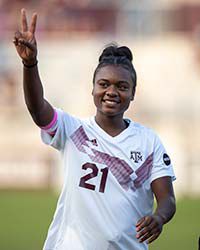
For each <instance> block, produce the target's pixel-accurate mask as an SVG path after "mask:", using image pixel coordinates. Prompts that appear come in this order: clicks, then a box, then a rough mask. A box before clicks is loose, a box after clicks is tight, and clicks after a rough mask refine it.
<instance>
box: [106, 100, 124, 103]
mask: <svg viewBox="0 0 200 250" xmlns="http://www.w3.org/2000/svg"><path fill="white" fill-rule="evenodd" d="M103 102H105V103H107V104H118V103H120V102H119V101H117V100H103Z"/></svg>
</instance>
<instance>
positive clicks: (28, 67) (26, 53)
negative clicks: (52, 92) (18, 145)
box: [13, 9, 54, 126]
mask: <svg viewBox="0 0 200 250" xmlns="http://www.w3.org/2000/svg"><path fill="white" fill-rule="evenodd" d="M36 23H37V14H36V13H34V14H33V16H32V20H31V24H30V27H28V22H27V18H26V12H25V9H22V10H21V31H17V32H16V33H15V36H14V39H13V43H14V44H15V48H16V50H17V52H18V55H19V56H20V57H21V59H22V63H23V66H24V69H23V89H24V98H25V102H26V106H27V108H28V110H29V112H30V114H31V116H32V118H33V120H34V122H35V123H36V124H37V125H38V126H46V125H48V124H49V123H50V122H51V121H52V119H53V115H54V110H53V108H52V106H51V105H50V104H49V103H48V102H47V100H45V99H44V92H43V87H42V83H41V80H40V76H39V72H38V67H37V43H36V39H35V30H36Z"/></svg>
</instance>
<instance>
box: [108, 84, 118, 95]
mask: <svg viewBox="0 0 200 250" xmlns="http://www.w3.org/2000/svg"><path fill="white" fill-rule="evenodd" d="M106 95H107V96H110V97H115V96H117V95H118V92H117V89H116V87H115V86H113V85H110V86H109V88H108V89H107V91H106Z"/></svg>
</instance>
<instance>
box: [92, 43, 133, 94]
mask: <svg viewBox="0 0 200 250" xmlns="http://www.w3.org/2000/svg"><path fill="white" fill-rule="evenodd" d="M132 60H133V55H132V52H131V50H130V49H129V48H128V47H126V46H120V47H119V46H118V45H116V44H111V45H107V46H106V48H105V49H104V50H103V52H102V53H101V55H100V57H99V64H98V65H97V67H96V69H95V71H94V76H93V83H94V81H95V77H96V74H97V72H98V70H99V69H100V68H101V67H104V66H107V65H120V66H122V67H123V68H125V69H127V70H128V71H129V72H130V74H131V78H132V80H133V89H134V90H135V87H136V84H137V75H136V71H135V69H134V67H133V64H132Z"/></svg>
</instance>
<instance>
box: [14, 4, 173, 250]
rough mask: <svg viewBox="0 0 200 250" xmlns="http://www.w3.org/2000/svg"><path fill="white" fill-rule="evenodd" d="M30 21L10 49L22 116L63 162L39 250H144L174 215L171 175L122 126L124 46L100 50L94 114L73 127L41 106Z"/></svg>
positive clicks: (138, 132)
mask: <svg viewBox="0 0 200 250" xmlns="http://www.w3.org/2000/svg"><path fill="white" fill-rule="evenodd" d="M36 19H37V14H36V13H35V14H33V16H32V21H31V24H30V28H29V27H28V24H27V18H26V13H25V10H24V9H22V11H21V31H18V32H16V34H15V36H14V40H13V42H14V44H15V47H16V50H17V52H18V54H19V56H20V57H21V59H22V63H23V86H24V96H25V101H26V105H27V108H28V110H29V112H30V114H31V116H32V118H33V120H34V122H35V123H36V124H37V125H38V126H39V127H40V128H41V136H42V140H43V141H44V142H45V143H46V144H48V145H51V146H52V147H54V148H56V149H58V150H60V152H61V153H62V157H63V165H64V184H63V188H62V192H61V195H60V197H59V200H58V204H57V208H56V212H55V215H54V218H53V221H52V223H51V225H50V228H49V231H48V235H47V239H46V241H45V244H44V249H45V250H66V249H70V250H136V249H137V250H146V249H148V243H150V242H152V241H154V240H155V239H156V238H158V236H159V235H160V233H161V232H162V228H163V225H164V224H165V223H167V222H168V221H169V220H170V219H171V218H172V217H173V215H174V213H175V196H174V191H173V185H172V181H173V180H174V179H175V175H174V172H173V168H172V165H171V161H170V158H169V156H168V155H167V153H166V150H165V148H164V146H163V145H162V143H161V141H160V139H159V138H158V136H157V135H156V134H155V133H154V132H153V131H152V130H151V129H149V128H146V127H145V126H142V125H140V124H138V123H136V122H134V121H132V120H130V119H127V118H124V112H125V111H126V110H127V109H128V107H129V105H130V103H131V101H133V100H134V95H135V89H136V72H135V69H134V67H133V64H132V53H131V51H130V49H129V48H128V47H126V46H122V47H118V46H115V45H111V46H108V47H106V48H105V49H104V50H103V52H102V54H101V56H100V57H99V63H98V65H97V68H96V70H95V72H94V76H93V91H92V95H93V99H94V104H95V106H96V114H95V115H94V116H93V117H91V118H88V119H78V118H76V117H73V116H71V115H70V114H68V113H66V112H64V111H62V110H61V109H57V108H54V107H52V105H51V104H50V103H49V102H48V101H47V100H45V99H44V95H43V87H42V83H41V80H40V76H39V73H38V66H37V64H38V61H37V45H36V39H35V35H34V34H35V30H36ZM154 197H155V199H156V208H155V210H154V211H153V201H154Z"/></svg>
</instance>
